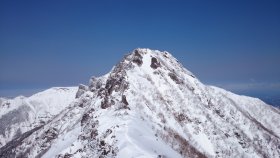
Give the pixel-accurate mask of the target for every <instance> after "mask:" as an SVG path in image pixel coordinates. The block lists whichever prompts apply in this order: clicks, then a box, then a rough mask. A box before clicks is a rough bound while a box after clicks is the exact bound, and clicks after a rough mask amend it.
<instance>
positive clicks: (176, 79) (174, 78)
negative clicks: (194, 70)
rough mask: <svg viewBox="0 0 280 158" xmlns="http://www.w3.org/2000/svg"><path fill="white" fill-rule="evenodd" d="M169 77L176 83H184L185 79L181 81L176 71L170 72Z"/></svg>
mask: <svg viewBox="0 0 280 158" xmlns="http://www.w3.org/2000/svg"><path fill="white" fill-rule="evenodd" d="M168 75H169V77H170V78H171V79H172V80H173V81H174V82H175V83H176V84H182V83H183V81H181V80H180V79H179V78H178V77H177V75H176V74H174V73H168Z"/></svg>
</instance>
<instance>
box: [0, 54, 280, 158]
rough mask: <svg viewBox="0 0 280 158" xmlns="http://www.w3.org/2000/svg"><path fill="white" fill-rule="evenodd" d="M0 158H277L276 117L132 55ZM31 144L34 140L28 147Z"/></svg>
mask: <svg viewBox="0 0 280 158" xmlns="http://www.w3.org/2000/svg"><path fill="white" fill-rule="evenodd" d="M76 96H77V97H78V98H77V99H76V100H75V101H74V102H72V103H71V104H70V105H69V106H68V107H67V108H66V109H65V110H63V111H62V112H61V113H60V114H59V115H57V116H56V117H55V118H54V119H52V120H51V121H50V122H48V123H47V124H45V125H44V126H43V128H41V129H38V130H37V131H36V132H33V133H32V134H30V135H29V136H28V137H26V138H24V139H22V140H20V141H17V142H15V143H10V144H13V145H10V146H7V145H6V146H4V147H2V148H1V149H0V155H2V156H5V157H120V158H123V157H143V158H144V157H145V158H146V157H172V158H175V157H279V156H280V145H279V144H280V138H279V137H280V122H279V120H280V111H279V109H276V108H273V107H272V106H269V105H266V104H265V103H264V102H262V101H261V100H259V99H255V98H250V97H246V96H238V95H236V94H233V93H230V92H228V91H225V90H223V89H220V88H217V87H213V86H207V85H204V84H202V83H201V82H200V81H199V80H198V79H197V78H196V77H195V76H194V75H193V74H192V73H191V72H190V71H188V70H187V69H185V68H184V67H183V66H182V65H181V64H180V63H179V62H178V61H177V60H176V59H175V58H174V57H172V55H171V54H169V53H168V52H160V51H154V50H149V49H136V50H134V51H133V53H131V54H129V55H127V56H125V57H124V59H123V60H122V61H121V62H120V63H119V64H117V65H116V66H115V67H114V68H113V69H112V70H111V71H110V72H109V73H108V74H106V75H104V76H102V77H98V78H91V79H90V83H89V86H80V87H79V90H78V92H77V95H76ZM33 140H36V141H33Z"/></svg>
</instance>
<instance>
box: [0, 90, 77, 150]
mask: <svg viewBox="0 0 280 158" xmlns="http://www.w3.org/2000/svg"><path fill="white" fill-rule="evenodd" d="M76 92H77V88H76V87H67V88H51V89H48V90H45V91H43V92H40V93H37V94H34V95H32V96H30V97H24V96H19V97H16V98H14V99H5V98H1V102H0V108H1V111H0V147H1V146H4V145H5V144H6V143H7V142H8V141H10V140H12V139H13V138H15V137H17V136H19V135H21V134H22V133H25V132H27V131H29V130H31V129H33V128H35V127H38V126H41V125H43V124H44V123H45V122H48V121H49V120H51V119H52V118H53V117H54V116H55V115H57V114H59V113H60V112H61V111H62V110H63V109H65V108H66V107H67V106H68V105H69V104H70V103H71V102H72V101H73V100H74V99H75V94H76Z"/></svg>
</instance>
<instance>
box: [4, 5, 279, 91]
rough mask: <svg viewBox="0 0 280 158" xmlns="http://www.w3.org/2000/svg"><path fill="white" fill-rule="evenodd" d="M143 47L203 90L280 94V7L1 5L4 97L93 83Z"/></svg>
mask: <svg viewBox="0 0 280 158" xmlns="http://www.w3.org/2000/svg"><path fill="white" fill-rule="evenodd" d="M138 47H145V48H151V49H158V50H166V51H169V52H171V53H172V54H173V55H174V56H175V57H176V58H178V60H179V61H180V62H182V63H183V65H184V66H185V67H186V68H187V69H189V70H190V71H192V72H193V73H194V74H196V76H198V77H199V78H200V80H201V81H202V82H204V83H208V84H214V85H219V86H222V87H225V88H228V89H233V90H234V89H235V90H236V89H246V88H247V89H248V88H249V89H266V90H268V91H278V92H279V91H280V1H277V0H275V1H268V0H266V1H264V0H240V1H238V0H234V1H227V0H220V1H215V0H213V1H209V0H207V1H202V0H190V1H187V0H184V1H183V0H177V1H176V0H169V1H164V0H158V1H156V0H119V1H117V0H111V1H109V0H99V1H97V0H91V1H86V0H84V1H83V0H81V1H78V0H65V1H63V0H56V1H50V0H48V1H41V0H40V1H38V0H36V1H29V0H26V1H23V0H18V1H14V0H1V1H0V96H9V95H15V94H13V92H15V91H18V90H24V89H27V90H29V91H30V90H32V89H40V88H48V87H52V86H72V85H78V84H79V83H87V82H88V79H89V78H90V76H92V75H95V76H99V75H102V74H105V73H106V72H108V71H109V70H110V69H111V68H112V66H113V65H115V64H116V63H117V62H118V61H119V60H120V59H121V58H122V57H123V55H124V54H126V53H128V52H130V51H131V50H133V49H134V48H138ZM248 85H249V86H248ZM21 92H22V91H21ZM279 94H280V93H279Z"/></svg>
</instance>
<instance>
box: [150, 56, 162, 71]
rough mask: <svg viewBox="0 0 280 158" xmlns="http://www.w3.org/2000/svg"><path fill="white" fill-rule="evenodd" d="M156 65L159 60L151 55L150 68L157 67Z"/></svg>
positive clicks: (158, 64)
mask: <svg viewBox="0 0 280 158" xmlns="http://www.w3.org/2000/svg"><path fill="white" fill-rule="evenodd" d="M158 67H160V62H159V61H158V60H157V58H155V57H152V59H151V68H153V69H157V68H158Z"/></svg>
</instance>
